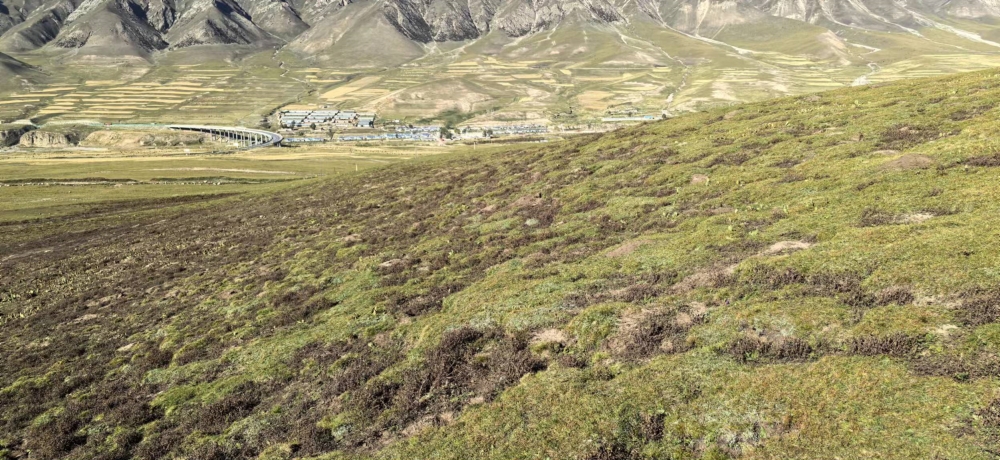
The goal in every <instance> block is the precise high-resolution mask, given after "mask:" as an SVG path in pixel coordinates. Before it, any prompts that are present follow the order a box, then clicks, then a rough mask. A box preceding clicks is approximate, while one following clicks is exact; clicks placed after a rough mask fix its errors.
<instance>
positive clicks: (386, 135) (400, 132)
mask: <svg viewBox="0 0 1000 460" xmlns="http://www.w3.org/2000/svg"><path fill="white" fill-rule="evenodd" d="M276 116H277V124H278V126H279V132H280V133H281V134H282V135H284V136H285V143H286V144H303V143H322V142H380V141H411V142H444V141H463V140H468V141H476V140H480V139H488V140H492V139H494V138H498V137H527V136H540V135H546V134H549V133H550V132H551V131H550V129H549V128H548V127H547V126H545V125H543V124H537V123H536V124H495V125H483V126H461V127H451V126H442V125H414V124H409V123H405V122H403V121H401V120H382V119H380V118H379V117H378V114H376V113H371V112H359V111H357V110H349V109H344V110H341V109H333V108H329V107H322V108H318V109H307V108H300V107H296V108H295V109H294V110H292V109H289V110H281V111H279V112H278V113H277V114H276Z"/></svg>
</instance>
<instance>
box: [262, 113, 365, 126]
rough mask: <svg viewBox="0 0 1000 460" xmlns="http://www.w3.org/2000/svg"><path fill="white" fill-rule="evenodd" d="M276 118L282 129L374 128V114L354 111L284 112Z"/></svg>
mask: <svg viewBox="0 0 1000 460" xmlns="http://www.w3.org/2000/svg"><path fill="white" fill-rule="evenodd" d="M278 118H279V120H280V122H281V127H282V128H289V129H295V128H303V127H309V126H312V125H316V126H317V127H321V126H322V127H324V128H329V127H338V128H374V127H375V114H373V113H358V112H356V111H354V110H285V111H282V112H281V113H280V114H279V115H278Z"/></svg>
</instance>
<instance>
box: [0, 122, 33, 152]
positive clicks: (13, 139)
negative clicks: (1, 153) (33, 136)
mask: <svg viewBox="0 0 1000 460" xmlns="http://www.w3.org/2000/svg"><path fill="white" fill-rule="evenodd" d="M29 130H30V127H29V126H27V125H22V126H0V147H10V146H13V145H17V144H18V142H21V136H23V135H24V133H26V132H28V131H29Z"/></svg>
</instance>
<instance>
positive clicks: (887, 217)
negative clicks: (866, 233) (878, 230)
mask: <svg viewBox="0 0 1000 460" xmlns="http://www.w3.org/2000/svg"><path fill="white" fill-rule="evenodd" d="M899 221H900V217H899V216H898V215H896V214H893V213H890V212H887V211H883V210H881V209H878V208H865V209H864V210H863V211H861V216H860V217H858V226H859V227H878V226H880V225H894V224H897V223H899Z"/></svg>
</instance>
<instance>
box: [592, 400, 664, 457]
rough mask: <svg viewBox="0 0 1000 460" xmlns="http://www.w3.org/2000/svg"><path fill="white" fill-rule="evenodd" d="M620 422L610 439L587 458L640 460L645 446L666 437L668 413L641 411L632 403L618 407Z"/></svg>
mask: <svg viewBox="0 0 1000 460" xmlns="http://www.w3.org/2000/svg"><path fill="white" fill-rule="evenodd" d="M617 416H618V424H617V426H616V428H615V431H614V433H613V434H612V436H610V439H608V440H606V441H604V442H601V443H600V444H599V445H598V447H597V451H596V452H594V453H593V454H591V455H589V456H588V457H586V458H587V460H639V459H643V458H647V457H645V456H644V455H643V453H642V450H643V447H644V446H646V445H647V444H650V443H653V442H658V441H661V440H662V439H663V437H664V423H665V422H666V415H664V414H659V413H657V414H648V413H642V412H640V411H639V410H638V409H637V408H636V407H634V406H632V405H625V406H623V407H621V408H619V409H618V411H617Z"/></svg>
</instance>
